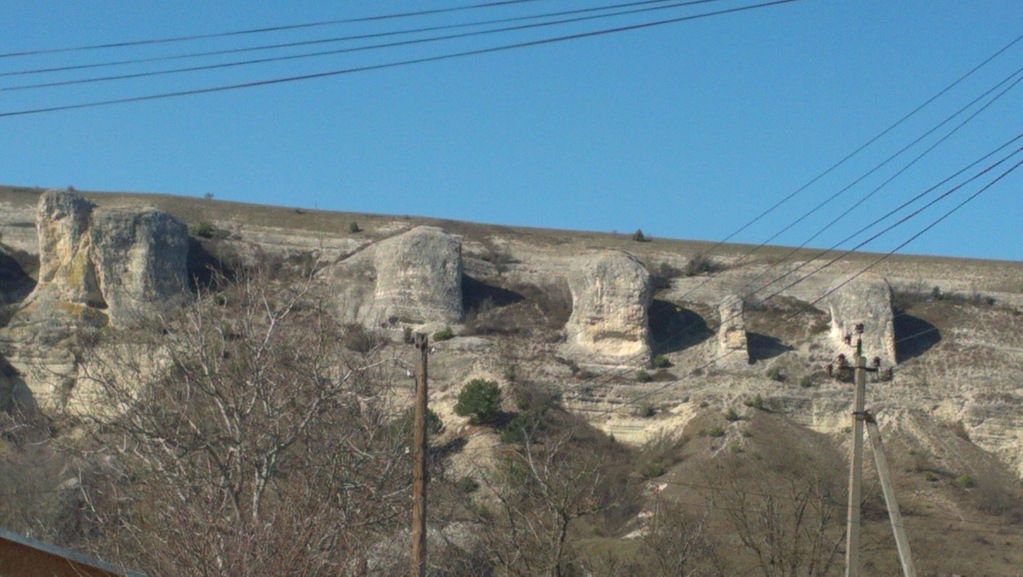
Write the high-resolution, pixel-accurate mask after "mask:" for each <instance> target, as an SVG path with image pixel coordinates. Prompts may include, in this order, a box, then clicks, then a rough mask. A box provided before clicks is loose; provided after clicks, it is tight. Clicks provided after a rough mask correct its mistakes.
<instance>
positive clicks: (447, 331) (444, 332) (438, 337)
mask: <svg viewBox="0 0 1023 577" xmlns="http://www.w3.org/2000/svg"><path fill="white" fill-rule="evenodd" d="M453 338H455V331H453V330H451V327H444V328H442V329H441V330H439V331H437V332H435V333H433V340H435V341H448V340H451V339H453Z"/></svg>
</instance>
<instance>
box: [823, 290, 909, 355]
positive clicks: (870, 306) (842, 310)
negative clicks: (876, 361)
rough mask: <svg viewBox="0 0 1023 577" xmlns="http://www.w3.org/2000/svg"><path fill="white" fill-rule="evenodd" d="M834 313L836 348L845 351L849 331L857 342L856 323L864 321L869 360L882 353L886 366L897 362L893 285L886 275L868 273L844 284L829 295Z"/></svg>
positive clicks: (832, 335)
mask: <svg viewBox="0 0 1023 577" xmlns="http://www.w3.org/2000/svg"><path fill="white" fill-rule="evenodd" d="M825 302H826V304H827V308H828V312H829V313H830V315H831V339H832V341H833V343H834V345H835V347H836V349H837V350H840V351H843V352H846V354H847V356H850V355H849V353H848V351H850V350H851V349H849V347H848V345H846V344H845V342H844V341H845V337H846V335H852V342H853V344H855V342H856V325H857V324H860V323H862V324H863V335H862V337H861V338H862V342H863V356H865V357H866V358H867V363H868V364H869V363H870V362H871V359H873V358H874V357H880V358H881V362H882V363H884V364H885V365H886V366H892V365H894V364H895V324H894V315H893V313H892V289H891V287H890V286H888V281H887V280H885V278H884V277H881V276H878V275H874V274H865V275H862V276H859V277H857V278H855V279H853V280H852V281H851V282H849V283H847V284H845V285H843V286H842V287H841V288H839V289H838V290H836V291H835V292H834V293H833V294H831V296H829V297H828V298H827V299H826V301H825Z"/></svg>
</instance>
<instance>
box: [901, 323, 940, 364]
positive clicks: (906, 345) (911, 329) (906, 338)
mask: <svg viewBox="0 0 1023 577" xmlns="http://www.w3.org/2000/svg"><path fill="white" fill-rule="evenodd" d="M894 325H895V362H897V363H902V362H905V361H908V360H909V359H912V358H915V357H919V356H920V355H922V354H924V353H926V352H927V351H929V350H930V349H931V348H933V347H934V345H937V344H938V343H940V342H941V332H940V331H939V330H938V327H936V326H934V325H932V324H931V323H929V322H927V321H925V320H923V319H922V318H920V317H915V316H913V315H911V314H908V313H906V312H898V311H897V312H896V315H895V321H894Z"/></svg>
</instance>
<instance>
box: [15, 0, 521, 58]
mask: <svg viewBox="0 0 1023 577" xmlns="http://www.w3.org/2000/svg"><path fill="white" fill-rule="evenodd" d="M535 1H536V0H503V1H499V2H486V3H483V4H470V5H467V6H457V7H453V8H437V9H432V10H419V11H414V12H401V13H397V14H381V15H377V16H365V17H361V18H346V19H339V20H321V21H318V22H305V23H301V24H286V25H282V26H266V27H263V28H249V29H245V30H233V31H230V32H214V33H211V34H190V35H187V36H170V37H164V38H150V39H144V40H126V41H121V42H110V43H104V44H89V45H84V46H72V47H65V48H40V49H36V50H23V51H19V52H8V53H6V54H0V58H15V57H23V56H37V55H41V54H59V53H64V52H83V51H88V50H105V49H110V48H126V47H130V46H146V45H154V44H171V43H177V42H189V41H193V40H208V39H211V38H226V37H229V36H246V35H251V34H264V33H267V32H281V31H284V30H298V29H302V28H317V27H322V26H333V25H336V24H356V23H360V22H373V21H379V20H393V19H398V18H411V17H415V16H427V15H434V14H443V13H450V12H462V11H466V10H475V9H477V8H491V7H495V6H504V5H508V4H522V3H525V2H535Z"/></svg>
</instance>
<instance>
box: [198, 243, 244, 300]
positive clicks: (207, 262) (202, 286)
mask: <svg viewBox="0 0 1023 577" xmlns="http://www.w3.org/2000/svg"><path fill="white" fill-rule="evenodd" d="M227 260H228V259H225V258H223V257H222V255H219V254H218V251H217V250H216V249H215V248H213V247H212V245H211V244H210V243H209V242H205V241H200V240H197V239H195V238H193V237H189V238H188V261H187V264H186V266H187V268H188V284H189V288H191V290H193V291H196V292H199V291H207V290H212V291H217V290H220V289H222V288H223V285H224V284H225V283H226V282H229V281H230V280H231V279H232V278H234V268H235V267H233V266H231V265H230V264H229V263H228V262H226V261H227ZM236 266H237V265H236Z"/></svg>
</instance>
